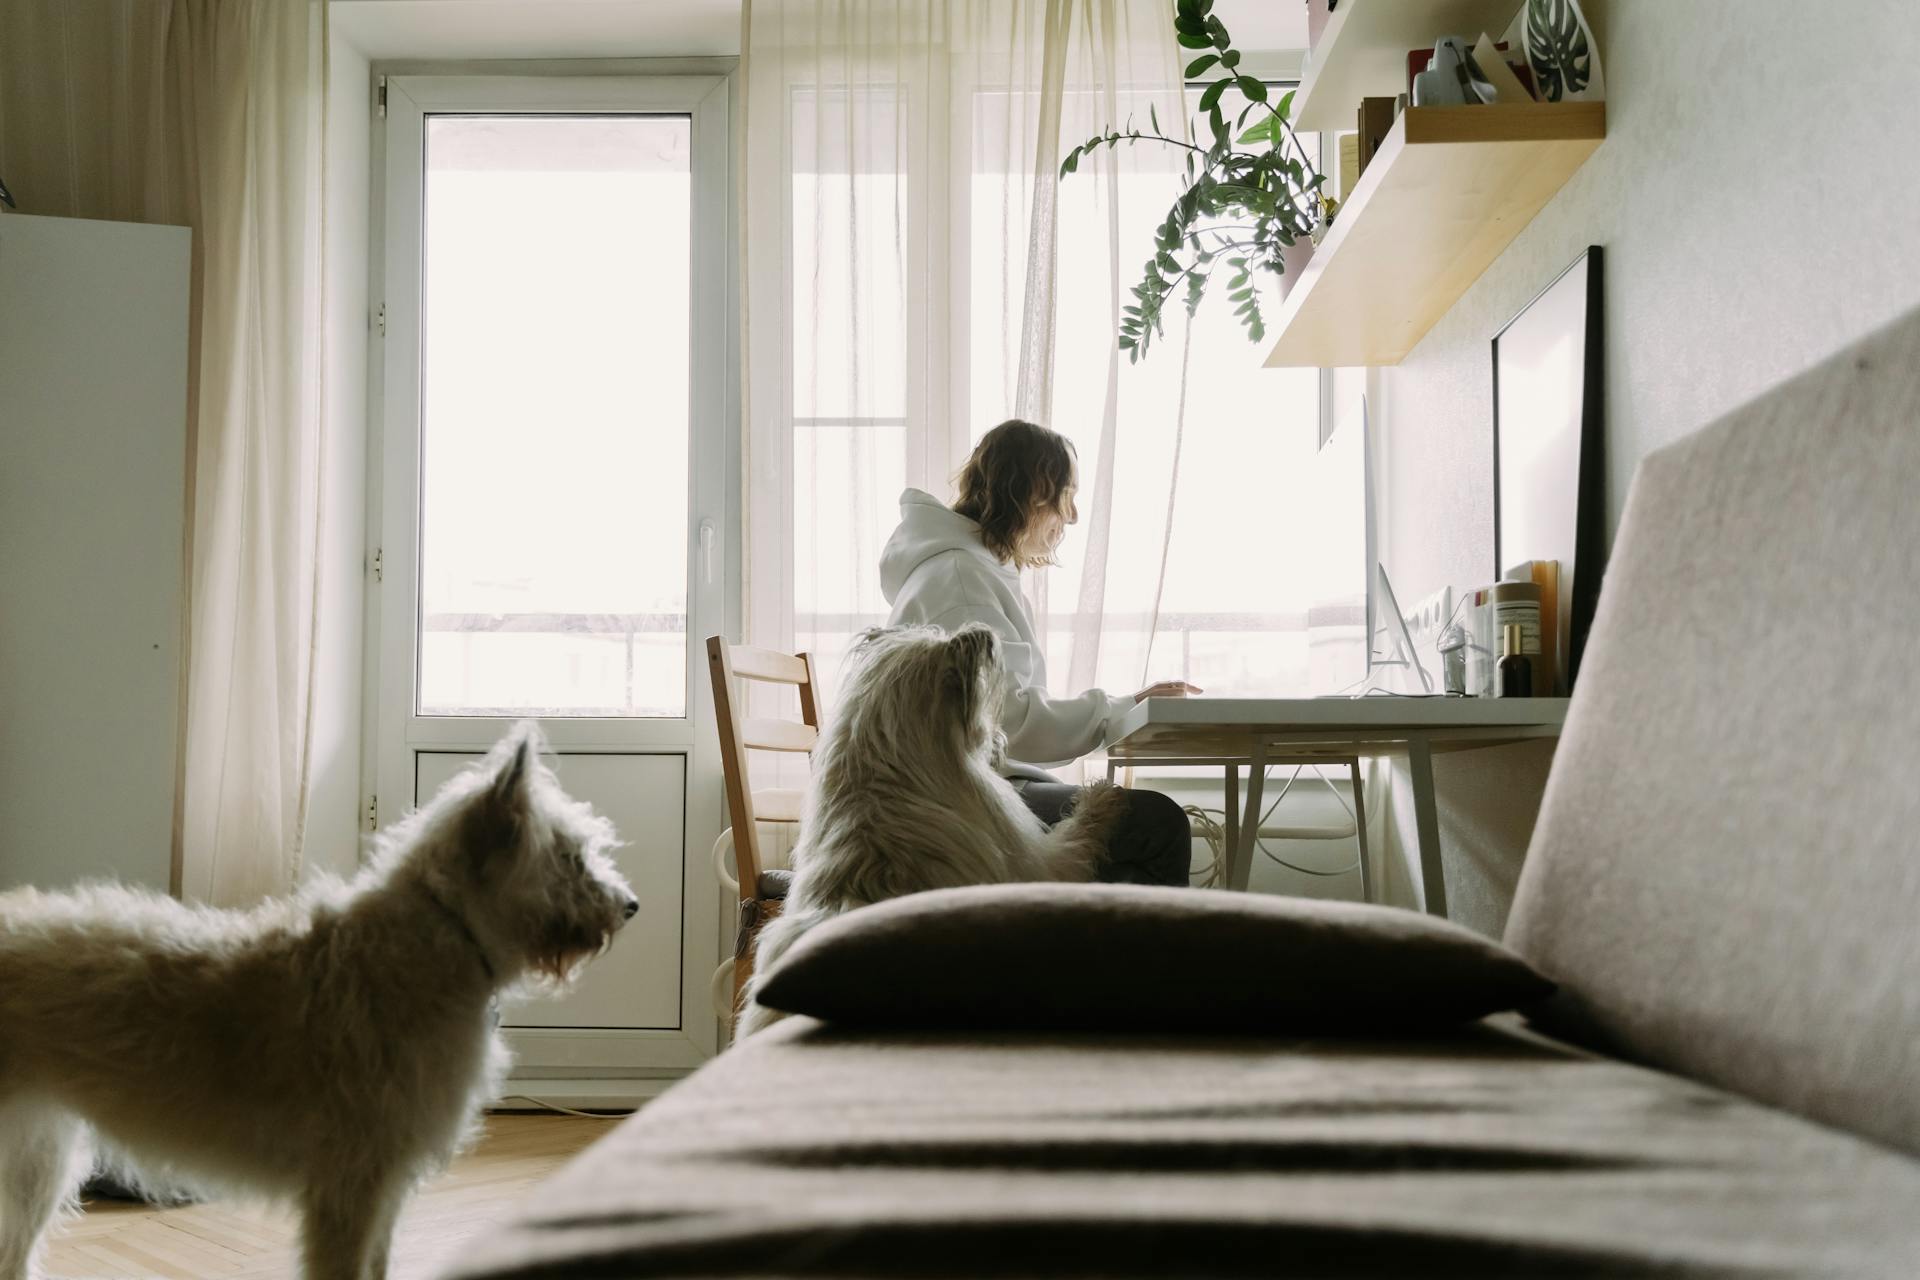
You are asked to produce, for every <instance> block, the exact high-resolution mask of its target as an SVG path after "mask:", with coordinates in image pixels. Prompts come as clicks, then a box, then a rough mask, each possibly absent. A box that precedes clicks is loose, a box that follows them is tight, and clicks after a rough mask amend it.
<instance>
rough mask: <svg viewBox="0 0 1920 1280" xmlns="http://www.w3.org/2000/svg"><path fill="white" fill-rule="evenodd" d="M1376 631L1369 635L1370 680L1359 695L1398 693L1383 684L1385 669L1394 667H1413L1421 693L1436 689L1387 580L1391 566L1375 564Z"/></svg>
mask: <svg viewBox="0 0 1920 1280" xmlns="http://www.w3.org/2000/svg"><path fill="white" fill-rule="evenodd" d="M1373 571H1374V588H1375V590H1374V609H1373V634H1372V635H1371V636H1369V637H1368V638H1367V681H1366V684H1365V685H1363V686H1362V687H1361V690H1360V692H1359V693H1358V694H1356V695H1355V696H1356V697H1362V698H1364V697H1366V696H1367V695H1368V694H1373V693H1397V692H1400V691H1399V690H1394V689H1383V688H1381V687H1380V685H1379V679H1380V675H1381V674H1382V672H1383V671H1384V670H1385V669H1387V668H1391V667H1411V668H1412V669H1413V672H1414V674H1415V675H1417V676H1418V677H1419V678H1420V692H1421V693H1432V692H1433V677H1432V676H1430V675H1428V674H1427V669H1426V667H1424V666H1422V665H1421V662H1420V658H1419V655H1418V654H1417V653H1416V652H1415V651H1414V647H1413V636H1412V635H1411V634H1410V633H1409V632H1408V631H1407V619H1406V617H1405V615H1403V614H1402V613H1401V612H1400V604H1399V602H1398V601H1396V600H1395V599H1394V598H1393V584H1392V583H1391V582H1389V581H1387V567H1386V566H1385V565H1383V564H1379V563H1377V562H1376V563H1375V564H1374V567H1373Z"/></svg>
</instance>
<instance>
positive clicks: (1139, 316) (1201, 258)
mask: <svg viewBox="0 0 1920 1280" xmlns="http://www.w3.org/2000/svg"><path fill="white" fill-rule="evenodd" d="M1213 4H1214V0H1175V5H1174V33H1175V36H1176V38H1177V39H1178V40H1179V42H1180V44H1181V45H1183V46H1184V47H1186V48H1189V49H1199V50H1205V51H1206V52H1204V53H1203V54H1202V55H1201V56H1200V57H1199V58H1196V59H1195V60H1194V61H1192V62H1191V63H1189V64H1188V65H1187V68H1186V76H1187V78H1188V79H1189V80H1192V79H1195V78H1197V77H1199V76H1202V75H1204V74H1206V73H1207V72H1209V71H1213V72H1215V73H1216V78H1215V79H1213V80H1212V81H1210V82H1209V83H1208V84H1207V85H1206V87H1205V89H1204V90H1202V92H1201V94H1200V102H1199V115H1200V118H1201V119H1204V121H1205V125H1206V128H1205V131H1204V132H1203V131H1202V130H1201V129H1200V128H1199V127H1198V122H1197V121H1196V127H1195V128H1194V130H1193V133H1194V136H1196V137H1210V138H1211V142H1210V144H1209V145H1206V146H1201V145H1198V144H1197V143H1194V142H1189V141H1188V140H1187V139H1185V138H1180V137H1172V136H1169V135H1168V134H1167V133H1166V132H1165V131H1164V130H1163V129H1162V128H1161V127H1160V119H1159V113H1158V111H1157V110H1156V109H1155V108H1154V107H1152V106H1151V105H1149V107H1148V118H1149V121H1150V129H1149V130H1145V131H1143V130H1141V129H1138V128H1135V127H1134V125H1133V124H1132V122H1131V121H1129V122H1128V125H1127V127H1126V128H1125V129H1113V128H1109V129H1108V130H1107V131H1106V132H1104V133H1098V134H1095V135H1094V136H1093V137H1091V138H1088V139H1087V140H1086V141H1085V142H1083V143H1081V144H1080V145H1079V146H1076V147H1074V148H1073V149H1072V150H1071V151H1069V152H1068V153H1067V156H1066V158H1065V159H1064V160H1063V161H1062V162H1061V164H1060V176H1061V178H1062V179H1064V178H1065V177H1066V176H1067V175H1068V174H1071V173H1073V172H1075V171H1076V170H1077V169H1078V168H1079V166H1080V161H1081V160H1082V159H1084V158H1085V157H1087V156H1089V155H1091V154H1093V153H1094V152H1096V151H1101V150H1109V151H1111V150H1117V149H1118V148H1119V147H1120V145H1121V144H1123V143H1125V144H1127V145H1129V146H1132V145H1134V144H1137V143H1141V142H1150V143H1157V144H1159V145H1162V146H1166V147H1170V148H1173V149H1175V150H1176V151H1184V152H1186V164H1185V181H1186V185H1185V187H1184V188H1183V189H1182V190H1181V192H1180V194H1179V196H1178V197H1176V198H1175V200H1174V202H1173V205H1172V207H1170V208H1169V209H1168V211H1167V215H1166V217H1165V219H1164V220H1163V221H1162V222H1161V224H1160V226H1159V227H1158V228H1157V229H1156V230H1155V232H1154V253H1153V257H1151V258H1150V259H1148V261H1147V263H1146V267H1145V269H1144V270H1143V272H1142V275H1141V280H1140V283H1139V284H1137V285H1135V286H1134V287H1133V291H1132V292H1133V298H1134V302H1133V305H1130V306H1127V307H1123V308H1122V311H1121V321H1120V335H1119V345H1120V349H1121V350H1123V351H1125V352H1127V355H1128V358H1129V359H1130V360H1138V359H1139V358H1140V357H1141V356H1142V355H1144V354H1146V352H1147V350H1148V348H1149V347H1150V346H1151V345H1152V343H1153V340H1154V339H1155V338H1156V337H1160V336H1164V332H1165V330H1164V327H1163V323H1162V311H1163V308H1164V305H1165V303H1166V300H1167V299H1168V298H1169V297H1170V296H1172V295H1173V293H1174V291H1175V290H1176V288H1179V287H1181V286H1183V285H1184V287H1185V296H1184V299H1183V301H1184V302H1185V305H1186V308H1187V313H1188V314H1189V315H1192V314H1193V313H1194V311H1196V310H1197V309H1198V308H1199V305H1200V301H1201V299H1202V298H1203V297H1204V296H1205V294H1206V292H1207V289H1208V286H1209V284H1210V283H1211V281H1212V278H1213V274H1214V272H1215V271H1216V270H1217V269H1218V264H1221V263H1224V264H1225V266H1226V267H1228V268H1230V271H1229V274H1228V279H1227V288H1228V292H1229V300H1230V301H1232V302H1233V303H1234V304H1235V313H1236V314H1237V315H1238V316H1239V318H1240V322H1241V324H1242V326H1243V327H1244V328H1245V329H1246V331H1247V336H1248V338H1249V339H1250V340H1252V341H1255V342H1257V341H1259V340H1260V339H1261V338H1262V337H1264V336H1265V333H1266V325H1265V321H1264V319H1263V317H1262V315H1261V310H1260V298H1259V290H1258V288H1257V287H1256V286H1255V285H1254V283H1253V272H1254V271H1256V270H1265V271H1270V272H1273V273H1274V274H1276V275H1278V274H1281V273H1282V272H1284V271H1285V269H1286V250H1287V248H1288V247H1289V246H1292V245H1294V244H1295V243H1297V242H1298V241H1299V240H1300V239H1301V238H1302V237H1304V236H1306V235H1308V234H1309V232H1310V231H1311V230H1312V228H1313V226H1314V223H1315V221H1316V219H1317V216H1318V209H1317V205H1318V199H1317V197H1316V195H1315V192H1317V191H1318V189H1319V188H1320V186H1321V185H1322V184H1323V183H1324V182H1325V178H1324V176H1323V175H1321V174H1320V173H1318V172H1317V171H1316V170H1315V168H1314V164H1313V161H1312V159H1311V158H1310V157H1309V156H1308V155H1307V152H1306V148H1305V147H1303V146H1302V145H1301V144H1300V139H1299V137H1298V136H1297V135H1296V134H1295V133H1294V131H1293V129H1292V127H1291V126H1290V125H1289V124H1288V123H1287V117H1288V113H1289V111H1290V109H1291V107H1292V104H1293V95H1292V94H1291V93H1288V94H1285V95H1282V96H1281V98H1280V100H1279V101H1278V102H1277V103H1276V102H1273V101H1270V100H1269V94H1268V91H1267V86H1266V83H1265V82H1264V81H1262V80H1259V79H1257V78H1255V77H1254V76H1251V75H1247V74H1245V73H1243V72H1241V71H1240V70H1239V66H1240V61H1241V55H1240V52H1239V51H1238V50H1237V49H1235V48H1234V47H1233V41H1232V38H1231V37H1230V36H1229V35H1228V33H1227V29H1226V27H1225V26H1224V25H1223V24H1222V23H1221V21H1220V19H1219V18H1217V17H1215V16H1213V12H1212V10H1213ZM1228 89H1236V90H1238V91H1239V93H1240V95H1241V96H1242V97H1244V98H1245V99H1246V100H1247V105H1246V107H1245V109H1243V110H1242V111H1241V112H1240V115H1239V118H1238V119H1237V120H1236V121H1235V122H1234V124H1233V125H1232V126H1231V127H1229V125H1228V123H1227V119H1226V116H1225V114H1224V113H1223V112H1222V110H1221V98H1222V96H1223V95H1224V94H1225V93H1226V91H1227V90H1228ZM1260 108H1264V109H1265V111H1266V118H1265V119H1263V120H1261V121H1260V123H1258V124H1255V125H1253V126H1252V127H1250V128H1248V127H1246V123H1247V120H1248V118H1249V117H1250V116H1252V115H1253V114H1254V113H1255V111H1256V110H1258V109H1260ZM1236 131H1238V136H1237V137H1236ZM1236 144H1238V147H1239V148H1242V149H1236ZM1289 151H1291V153H1292V154H1289ZM1233 215H1238V216H1239V218H1240V219H1242V220H1240V221H1234V222H1230V223H1227V222H1220V221H1217V219H1219V218H1221V217H1223V216H1233ZM1210 220H1213V221H1210ZM1229 233H1248V234H1246V235H1245V236H1240V237H1236V236H1235V235H1233V234H1229ZM1208 237H1211V238H1212V243H1211V244H1209V243H1208V239H1207V238H1208ZM1225 255H1232V256H1225Z"/></svg>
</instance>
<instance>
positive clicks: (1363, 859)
mask: <svg viewBox="0 0 1920 1280" xmlns="http://www.w3.org/2000/svg"><path fill="white" fill-rule="evenodd" d="M1347 774H1348V776H1349V777H1351V778H1352V779H1353V832H1354V839H1355V840H1356V842H1357V843H1358V844H1359V846H1360V901H1362V902H1372V901H1373V869H1372V868H1371V867H1370V866H1368V864H1367V793H1366V790H1365V789H1364V788H1363V787H1362V786H1361V785H1360V762H1359V761H1358V760H1349V761H1347Z"/></svg>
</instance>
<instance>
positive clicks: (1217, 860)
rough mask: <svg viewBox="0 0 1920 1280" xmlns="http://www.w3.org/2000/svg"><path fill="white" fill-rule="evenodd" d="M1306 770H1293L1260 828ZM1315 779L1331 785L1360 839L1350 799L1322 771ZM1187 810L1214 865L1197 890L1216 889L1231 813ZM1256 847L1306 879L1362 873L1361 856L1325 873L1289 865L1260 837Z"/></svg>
mask: <svg viewBox="0 0 1920 1280" xmlns="http://www.w3.org/2000/svg"><path fill="white" fill-rule="evenodd" d="M1304 768H1306V766H1305V765H1298V764H1297V765H1295V766H1294V767H1293V773H1292V774H1291V775H1290V776H1289V777H1288V778H1287V780H1286V782H1285V784H1283V785H1282V786H1281V788H1280V794H1279V795H1277V796H1275V797H1274V798H1273V803H1272V804H1270V805H1268V806H1267V810H1266V812H1265V813H1263V814H1261V815H1260V826H1261V827H1262V828H1264V827H1265V826H1266V825H1267V819H1268V818H1271V817H1272V816H1273V811H1274V810H1275V809H1277V808H1279V807H1280V802H1281V801H1282V800H1284V799H1286V798H1287V792H1289V791H1291V790H1293V784H1294V783H1295V782H1297V781H1299V780H1300V771H1301V770H1302V769H1304ZM1261 776H1262V779H1263V780H1264V779H1265V778H1266V777H1268V776H1269V775H1268V774H1266V773H1263V774H1262V775H1261ZM1314 776H1315V777H1317V778H1319V779H1320V781H1322V782H1324V783H1326V784H1327V789H1328V790H1329V791H1331V792H1333V798H1334V799H1335V800H1338V801H1339V802H1340V807H1341V808H1343V809H1345V810H1346V811H1347V816H1348V817H1350V818H1353V819H1354V826H1355V834H1356V836H1357V835H1358V831H1359V822H1360V819H1359V818H1358V817H1356V816H1355V815H1354V812H1353V806H1352V805H1350V804H1348V803H1347V800H1346V797H1345V796H1342V795H1341V794H1340V788H1339V787H1338V786H1337V785H1336V784H1335V783H1334V781H1333V779H1331V778H1329V777H1327V775H1326V774H1324V773H1320V772H1318V771H1316V772H1315V774H1314ZM1263 785H1264V781H1263ZM1183 807H1184V809H1185V810H1186V813H1187V816H1188V818H1189V819H1191V820H1194V821H1196V822H1198V823H1199V824H1200V825H1201V828H1202V829H1201V831H1200V838H1201V839H1202V840H1204V841H1206V844H1207V852H1208V853H1209V855H1210V856H1211V858H1212V863H1211V865H1210V866H1209V867H1208V868H1207V874H1206V878H1205V879H1203V880H1200V881H1198V882H1197V886H1198V887H1199V888H1202V889H1208V888H1212V887H1213V886H1214V885H1217V884H1219V883H1220V873H1221V870H1222V868H1223V867H1224V866H1225V865H1226V854H1225V847H1226V842H1227V833H1226V827H1225V826H1224V820H1225V818H1226V815H1227V811H1226V810H1225V809H1211V808H1207V807H1206V806H1204V805H1193V804H1190V805H1185V806H1183ZM1215 814H1218V815H1220V816H1219V818H1218V819H1216V818H1215V817H1214V815H1215ZM1253 844H1254V848H1256V849H1258V850H1259V851H1260V852H1261V853H1262V854H1264V855H1266V857H1267V859H1268V860H1269V861H1271V862H1276V863H1278V864H1279V865H1281V866H1283V867H1285V868H1286V869H1287V870H1289V871H1295V872H1298V873H1299V874H1301V875H1303V876H1320V877H1322V878H1326V879H1332V878H1334V877H1337V876H1345V875H1352V874H1353V873H1354V872H1356V871H1358V870H1359V869H1360V859H1359V857H1358V855H1357V853H1356V856H1355V857H1354V860H1353V861H1352V862H1350V863H1348V864H1347V865H1346V866H1344V867H1341V868H1339V869H1338V870H1335V871H1323V870H1319V869H1317V868H1314V867H1303V866H1300V865H1299V864H1298V863H1293V862H1288V861H1287V860H1286V859H1285V858H1283V857H1281V856H1280V855H1279V854H1277V853H1275V852H1274V851H1273V850H1271V849H1269V848H1267V842H1266V840H1265V839H1264V838H1262V837H1260V836H1259V835H1255V836H1254V840H1253ZM1189 878H1190V879H1191V876H1189Z"/></svg>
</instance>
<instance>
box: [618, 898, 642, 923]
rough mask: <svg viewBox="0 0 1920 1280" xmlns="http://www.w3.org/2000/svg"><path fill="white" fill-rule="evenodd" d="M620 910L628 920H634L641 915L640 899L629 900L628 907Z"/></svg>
mask: <svg viewBox="0 0 1920 1280" xmlns="http://www.w3.org/2000/svg"><path fill="white" fill-rule="evenodd" d="M620 910H621V912H622V914H624V915H625V916H626V918H627V919H629V920H631V919H633V918H634V917H635V916H637V915H639V914H640V899H638V898H628V899H627V905H626V906H624V907H622V908H621V909H620Z"/></svg>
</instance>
